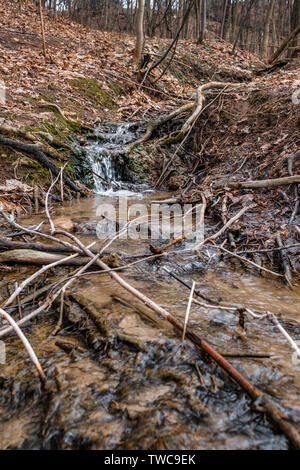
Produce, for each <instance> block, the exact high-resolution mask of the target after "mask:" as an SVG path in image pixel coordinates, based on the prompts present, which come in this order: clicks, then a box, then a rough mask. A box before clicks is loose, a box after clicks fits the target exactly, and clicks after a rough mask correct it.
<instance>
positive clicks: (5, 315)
mask: <svg viewBox="0 0 300 470" xmlns="http://www.w3.org/2000/svg"><path fill="white" fill-rule="evenodd" d="M0 316H1V317H3V318H5V320H7V321H8V323H9V324H10V325H11V327H12V328H13V329H14V330H15V332H16V333H17V335H18V336H19V338H20V340H21V341H22V343H23V344H24V347H25V349H26V351H27V353H28V356H29V357H30V359H31V361H32V362H33V364H34V366H35V367H36V369H37V371H38V374H39V376H40V379H41V380H42V381H43V382H45V381H46V376H45V374H44V371H43V369H42V366H41V364H40V361H39V360H38V358H37V356H36V354H35V352H34V350H33V349H32V347H31V345H30V343H29V341H28V339H27V338H26V336H25V335H24V333H23V332H22V330H21V329H20V327H19V326H18V325H17V323H16V322H15V320H14V319H13V318H12V317H11V316H10V315H9V314H8V313H7V312H5V310H2V308H0Z"/></svg>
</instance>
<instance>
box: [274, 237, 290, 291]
mask: <svg viewBox="0 0 300 470" xmlns="http://www.w3.org/2000/svg"><path fill="white" fill-rule="evenodd" d="M276 242H277V245H278V246H279V248H283V247H284V245H283V243H282V239H281V235H280V233H277V235H276ZM279 256H280V259H281V263H282V267H283V272H284V277H285V280H286V282H287V284H288V285H289V287H292V273H291V270H290V265H289V260H288V257H287V254H286V253H284V252H283V251H280V252H279Z"/></svg>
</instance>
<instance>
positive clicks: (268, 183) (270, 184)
mask: <svg viewBox="0 0 300 470" xmlns="http://www.w3.org/2000/svg"><path fill="white" fill-rule="evenodd" d="M292 183H300V175H295V176H284V177H283V178H275V179H268V180H257V181H232V182H226V183H217V184H215V185H214V188H215V189H218V188H224V187H226V188H233V189H257V188H274V187H276V186H284V185H287V184H292Z"/></svg>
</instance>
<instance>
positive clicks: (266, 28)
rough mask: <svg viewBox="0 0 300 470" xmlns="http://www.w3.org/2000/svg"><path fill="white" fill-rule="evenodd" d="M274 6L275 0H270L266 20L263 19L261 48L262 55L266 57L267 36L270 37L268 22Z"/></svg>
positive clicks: (269, 22)
mask: <svg viewBox="0 0 300 470" xmlns="http://www.w3.org/2000/svg"><path fill="white" fill-rule="evenodd" d="M274 6H275V0H270V2H269V8H268V11H267V16H266V21H265V28H264V41H263V48H262V55H263V56H264V57H267V55H268V46H269V37H270V24H271V20H272V16H273V11H274Z"/></svg>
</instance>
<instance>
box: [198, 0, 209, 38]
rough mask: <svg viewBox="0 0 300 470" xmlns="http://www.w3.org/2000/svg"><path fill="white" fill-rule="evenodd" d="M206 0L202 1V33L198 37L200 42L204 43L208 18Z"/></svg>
mask: <svg viewBox="0 0 300 470" xmlns="http://www.w3.org/2000/svg"><path fill="white" fill-rule="evenodd" d="M206 6H207V5H206V0H202V2H201V26H200V35H199V39H198V44H202V43H203V41H204V38H205V30H206V19H207V9H206Z"/></svg>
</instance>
